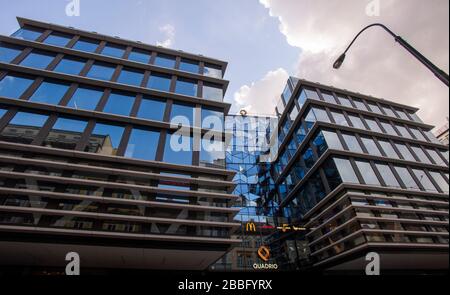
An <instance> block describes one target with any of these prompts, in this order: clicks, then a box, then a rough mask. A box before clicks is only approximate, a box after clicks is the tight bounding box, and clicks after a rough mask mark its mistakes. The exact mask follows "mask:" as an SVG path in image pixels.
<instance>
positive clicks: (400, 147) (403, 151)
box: [395, 143, 416, 162]
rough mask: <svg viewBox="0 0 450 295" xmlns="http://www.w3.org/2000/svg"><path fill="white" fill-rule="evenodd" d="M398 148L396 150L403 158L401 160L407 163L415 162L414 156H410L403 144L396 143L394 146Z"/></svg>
mask: <svg viewBox="0 0 450 295" xmlns="http://www.w3.org/2000/svg"><path fill="white" fill-rule="evenodd" d="M395 145H396V146H397V148H398V150H399V151H400V154H401V155H402V156H403V158H404V159H405V160H407V161H414V162H415V161H416V159H415V158H414V156H413V155H412V154H411V152H410V151H409V149H408V147H407V146H406V145H404V144H401V143H396V144H395Z"/></svg>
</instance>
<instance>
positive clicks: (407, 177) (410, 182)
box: [395, 166, 420, 190]
mask: <svg viewBox="0 0 450 295" xmlns="http://www.w3.org/2000/svg"><path fill="white" fill-rule="evenodd" d="M395 170H396V171H397V173H398V175H399V176H400V179H401V180H402V181H403V183H404V184H405V186H406V188H407V189H412V190H420V189H419V186H418V185H417V183H416V182H415V181H414V179H413V178H412V176H411V174H410V173H409V171H408V169H406V168H405V167H400V166H396V167H395Z"/></svg>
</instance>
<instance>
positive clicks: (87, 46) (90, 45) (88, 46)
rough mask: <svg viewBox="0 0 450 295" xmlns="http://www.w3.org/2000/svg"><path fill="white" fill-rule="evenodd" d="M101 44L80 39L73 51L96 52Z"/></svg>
mask: <svg viewBox="0 0 450 295" xmlns="http://www.w3.org/2000/svg"><path fill="white" fill-rule="evenodd" d="M99 44H100V42H98V41H95V40H92V39H87V38H80V40H78V41H77V43H75V45H74V46H73V47H72V49H75V50H80V51H86V52H95V51H96V50H97V48H98V45H99Z"/></svg>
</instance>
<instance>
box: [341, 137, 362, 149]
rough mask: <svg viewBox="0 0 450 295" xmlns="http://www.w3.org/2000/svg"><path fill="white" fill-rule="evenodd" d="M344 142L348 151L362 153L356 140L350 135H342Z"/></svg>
mask: <svg viewBox="0 0 450 295" xmlns="http://www.w3.org/2000/svg"><path fill="white" fill-rule="evenodd" d="M342 136H343V137H344V140H345V142H346V143H347V146H348V149H349V151H351V152H354V153H363V150H362V148H361V145H360V144H359V142H358V139H356V137H355V136H354V135H352V134H347V133H343V134H342Z"/></svg>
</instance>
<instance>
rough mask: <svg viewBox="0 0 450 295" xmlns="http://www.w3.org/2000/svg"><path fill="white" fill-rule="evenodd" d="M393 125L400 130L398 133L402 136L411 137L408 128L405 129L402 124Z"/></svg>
mask: <svg viewBox="0 0 450 295" xmlns="http://www.w3.org/2000/svg"><path fill="white" fill-rule="evenodd" d="M395 127H396V128H397V130H398V131H399V132H400V134H401V135H402V136H403V137H406V138H411V139H412V136H411V134H410V133H409V132H408V130H407V129H406V127H405V126H402V125H398V124H397V125H395Z"/></svg>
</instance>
